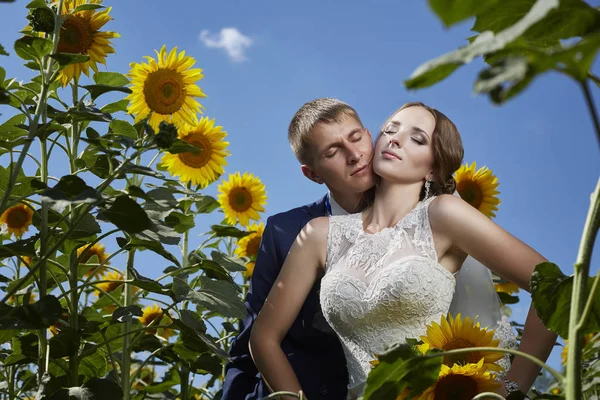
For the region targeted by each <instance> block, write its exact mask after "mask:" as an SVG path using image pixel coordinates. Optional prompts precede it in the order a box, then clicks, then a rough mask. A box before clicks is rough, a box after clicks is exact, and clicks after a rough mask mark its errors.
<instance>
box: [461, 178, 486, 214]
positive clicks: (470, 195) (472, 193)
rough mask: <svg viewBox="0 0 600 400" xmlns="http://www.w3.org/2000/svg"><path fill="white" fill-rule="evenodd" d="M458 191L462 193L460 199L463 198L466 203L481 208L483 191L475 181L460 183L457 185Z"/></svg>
mask: <svg viewBox="0 0 600 400" xmlns="http://www.w3.org/2000/svg"><path fill="white" fill-rule="evenodd" d="M457 190H458V192H459V193H460V197H462V198H463V200H464V201H466V202H467V203H469V204H470V205H472V206H473V207H475V208H477V209H479V206H480V205H481V202H482V201H483V191H482V190H481V187H479V185H478V184H476V183H475V182H473V181H463V182H459V183H458V185H457Z"/></svg>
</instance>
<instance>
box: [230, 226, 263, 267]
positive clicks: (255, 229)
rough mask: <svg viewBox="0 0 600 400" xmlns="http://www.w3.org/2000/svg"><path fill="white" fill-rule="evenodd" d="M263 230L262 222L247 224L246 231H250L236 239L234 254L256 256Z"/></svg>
mask: <svg viewBox="0 0 600 400" xmlns="http://www.w3.org/2000/svg"><path fill="white" fill-rule="evenodd" d="M264 231H265V225H264V224H263V223H262V222H261V223H260V224H252V225H249V226H248V232H252V233H251V234H249V235H248V236H244V237H243V238H241V239H239V240H238V242H237V247H236V249H235V255H237V256H238V257H249V258H253V257H256V255H257V254H258V248H259V247H260V241H261V239H262V235H263V232H264Z"/></svg>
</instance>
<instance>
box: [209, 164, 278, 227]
mask: <svg viewBox="0 0 600 400" xmlns="http://www.w3.org/2000/svg"><path fill="white" fill-rule="evenodd" d="M218 198H219V204H221V207H222V208H223V212H225V218H226V219H227V222H228V223H230V224H231V225H234V224H235V223H236V222H238V221H239V223H240V224H241V225H242V226H248V224H249V223H250V220H251V219H252V220H255V221H258V220H260V215H259V214H258V213H259V212H264V211H265V209H264V205H265V204H266V203H267V193H266V189H265V185H264V184H263V183H262V182H261V181H260V179H258V178H257V177H255V176H254V175H252V174H249V173H248V172H244V175H241V174H240V173H239V172H236V173H235V174H230V175H229V180H228V181H225V182H223V183H222V184H221V185H219V196H218Z"/></svg>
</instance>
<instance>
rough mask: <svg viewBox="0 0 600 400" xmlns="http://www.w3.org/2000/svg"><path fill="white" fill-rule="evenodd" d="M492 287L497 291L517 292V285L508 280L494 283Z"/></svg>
mask: <svg viewBox="0 0 600 400" xmlns="http://www.w3.org/2000/svg"><path fill="white" fill-rule="evenodd" d="M494 287H495V288H496V292H498V293H506V294H513V293H519V287H518V286H517V284H515V283H512V282H509V281H505V282H497V283H494Z"/></svg>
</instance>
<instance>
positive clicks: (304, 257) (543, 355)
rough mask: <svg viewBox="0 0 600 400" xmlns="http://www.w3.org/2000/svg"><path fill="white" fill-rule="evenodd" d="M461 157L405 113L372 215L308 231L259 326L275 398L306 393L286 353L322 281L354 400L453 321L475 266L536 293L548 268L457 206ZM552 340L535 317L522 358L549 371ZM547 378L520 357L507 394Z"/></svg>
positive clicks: (441, 130) (382, 155) (382, 164)
mask: <svg viewBox="0 0 600 400" xmlns="http://www.w3.org/2000/svg"><path fill="white" fill-rule="evenodd" d="M462 157H463V147H462V142H461V139H460V135H459V133H458V130H457V129H456V127H455V126H454V124H453V123H452V122H451V121H450V120H449V119H448V118H447V117H446V116H445V115H444V114H442V113H441V112H439V111H437V110H435V109H433V108H430V107H427V106H425V105H424V104H422V103H408V104H405V105H404V106H402V107H401V108H400V109H399V110H398V111H397V112H396V113H395V114H394V115H393V116H392V117H390V119H389V120H388V121H387V122H386V124H385V125H384V129H383V132H382V133H381V135H380V136H379V138H378V139H377V142H376V144H375V150H374V155H373V169H374V171H375V173H376V174H377V175H378V176H379V177H380V182H379V184H378V186H377V188H376V190H375V196H374V200H373V201H372V204H371V205H370V206H369V207H368V208H367V209H365V210H364V211H363V212H362V213H359V214H352V215H344V216H332V217H329V218H327V217H320V218H316V219H313V220H312V221H310V222H309V223H308V224H307V225H306V226H305V227H304V229H303V230H302V231H301V232H300V234H299V235H298V237H297V239H296V241H295V243H294V245H293V246H292V248H291V250H290V253H289V254H288V256H287V258H286V261H285V263H284V265H283V268H282V270H281V273H280V275H279V277H278V279H277V281H276V282H275V284H274V286H273V289H272V290H271V292H270V294H269V296H268V298H267V300H266V302H265V304H264V306H263V308H262V310H261V312H260V314H259V315H258V318H257V320H256V322H255V324H254V328H253V329H252V334H251V338H250V351H251V354H252V358H253V359H254V362H255V364H256V366H257V367H258V369H259V371H260V372H261V374H262V377H263V379H264V380H265V381H266V383H267V384H268V386H269V387H270V388H271V390H273V391H291V392H296V393H297V392H299V391H300V390H302V388H301V387H300V384H299V383H298V380H297V378H296V375H295V373H294V371H293V369H292V368H291V366H290V364H289V362H288V360H287V358H286V356H285V354H284V353H283V351H282V350H281V347H280V343H281V340H282V339H283V337H284V336H285V334H286V332H287V331H288V329H289V328H290V326H291V324H292V323H293V321H294V320H295V319H296V316H297V315H298V313H299V311H300V309H301V307H302V305H303V303H304V301H305V299H306V296H307V295H308V293H309V291H310V289H311V288H312V286H313V284H314V282H315V281H316V280H317V279H321V291H320V299H321V307H322V311H323V315H324V316H325V319H326V320H327V322H328V323H329V325H331V327H332V328H333V330H334V331H335V332H336V334H337V335H338V337H339V339H340V342H341V343H342V346H343V348H344V353H345V356H346V363H347V367H348V373H349V382H350V383H349V387H348V398H349V399H354V398H358V397H359V396H360V395H361V394H362V392H363V390H364V387H365V383H366V378H367V375H368V374H369V371H370V369H371V364H370V363H369V361H371V360H373V358H374V354H381V353H383V352H385V350H386V349H387V348H389V347H390V346H392V345H394V344H396V343H399V342H404V341H405V340H406V339H408V338H416V339H418V338H419V337H420V336H422V335H425V333H426V325H427V324H430V323H431V322H433V321H439V319H440V316H442V315H445V314H446V313H448V311H449V310H450V305H451V302H452V300H453V297H454V294H455V290H457V289H456V277H457V274H458V272H459V270H460V268H461V265H462V264H463V262H464V260H465V258H466V257H467V255H471V256H473V257H474V258H475V259H477V260H479V261H481V263H483V265H485V266H487V267H488V268H489V269H490V270H492V271H494V272H495V273H496V274H498V275H500V276H501V277H503V278H505V279H507V280H509V281H512V282H515V283H516V284H517V285H519V286H520V287H521V288H523V289H525V290H528V289H529V280H530V277H531V274H532V272H533V269H534V267H535V266H536V265H537V264H539V263H541V262H544V261H545V259H544V257H542V256H541V255H540V254H538V253H537V252H536V251H535V250H533V249H531V248H530V247H529V246H527V245H526V244H524V243H523V242H521V241H519V240H518V239H516V238H515V237H513V236H512V235H510V234H509V233H507V232H506V231H504V230H503V229H502V228H500V227H499V226H498V225H496V224H495V223H494V222H492V221H491V220H490V219H489V218H487V217H485V216H484V215H483V214H481V213H480V212H479V211H477V210H476V209H475V208H473V207H471V206H470V205H469V204H467V203H466V202H464V201H463V200H461V199H460V198H458V197H456V196H452V195H451V194H452V193H453V192H454V190H455V182H454V179H453V178H452V174H453V173H454V172H455V171H456V170H457V169H458V168H459V167H460V165H461V162H462ZM463 314H464V312H463ZM470 316H472V317H473V316H475V315H470ZM555 339H556V335H554V334H553V333H552V332H550V331H548V330H547V329H546V328H545V327H544V326H543V324H542V323H541V321H540V320H539V318H538V317H537V315H536V312H535V310H534V309H533V307H532V308H531V309H530V310H529V315H528V317H527V321H526V324H525V330H524V334H523V338H522V340H521V345H520V350H521V351H524V352H527V353H529V354H531V355H533V356H535V357H537V358H539V359H541V360H546V359H547V357H548V355H549V354H550V351H551V350H552V346H553V345H554V342H555ZM538 372H539V367H538V366H537V365H535V364H533V363H532V362H530V361H528V360H526V359H524V358H521V357H515V359H514V360H513V363H512V365H511V366H510V369H509V370H508V372H507V374H506V376H505V378H506V379H504V387H502V388H501V389H500V390H499V392H500V393H501V394H506V393H507V392H510V391H513V390H515V389H516V388H517V387H519V388H520V390H521V391H523V392H527V390H528V389H529V387H530V386H531V385H532V384H533V381H534V380H535V378H536V376H537V374H538Z"/></svg>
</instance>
